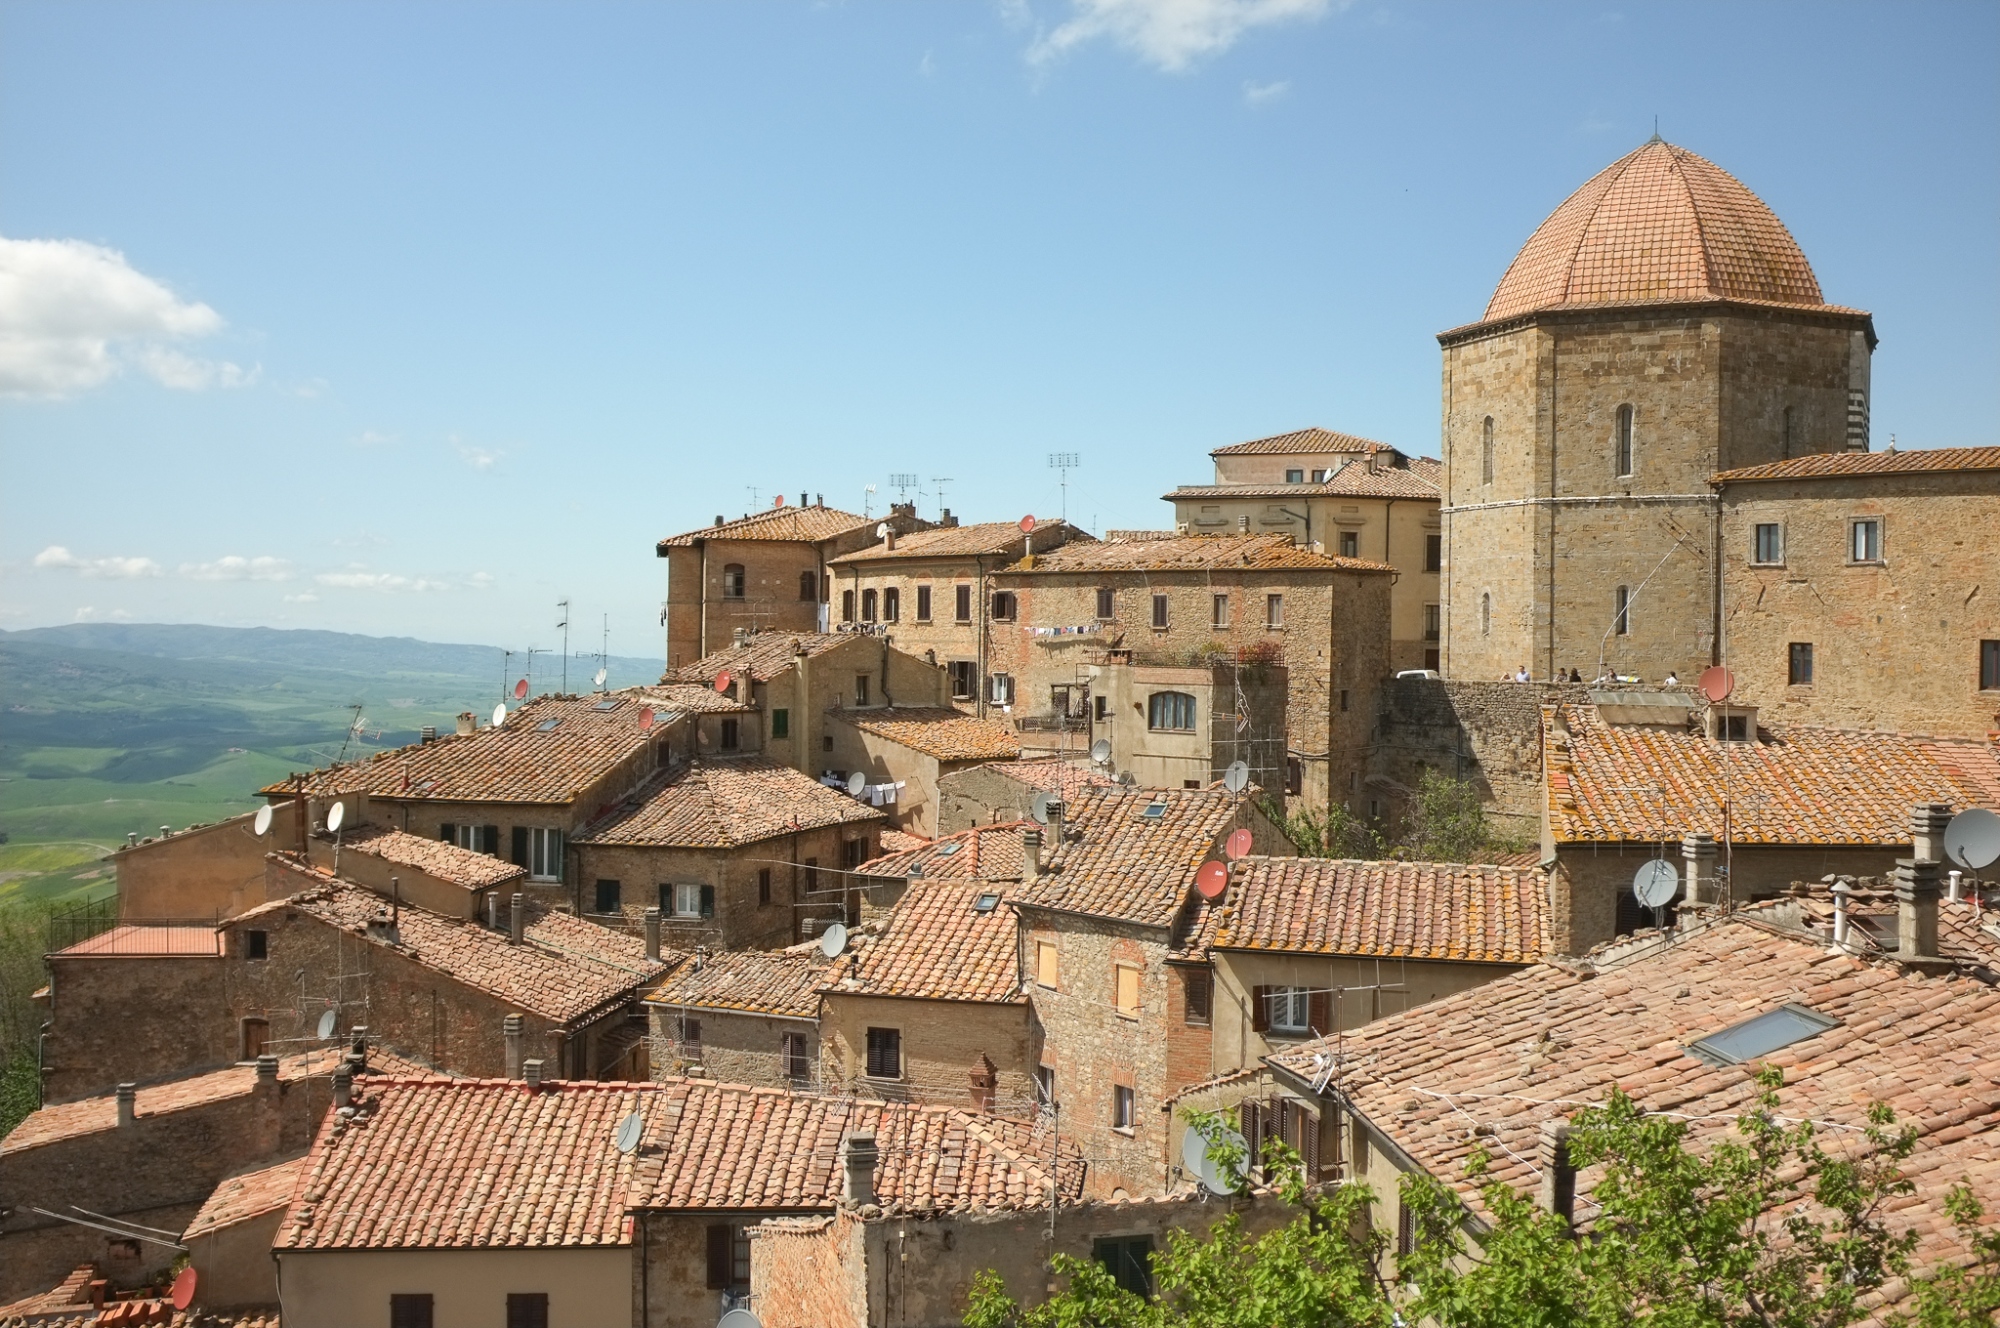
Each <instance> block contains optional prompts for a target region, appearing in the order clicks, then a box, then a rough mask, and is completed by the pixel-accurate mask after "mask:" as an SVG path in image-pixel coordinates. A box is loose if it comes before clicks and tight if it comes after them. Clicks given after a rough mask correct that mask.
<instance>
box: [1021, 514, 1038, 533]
mask: <svg viewBox="0 0 2000 1328" xmlns="http://www.w3.org/2000/svg"><path fill="white" fill-rule="evenodd" d="M1034 528H1035V518H1034V517H1032V516H1024V517H1022V518H1021V531H1022V533H1023V534H1026V533H1028V532H1030V531H1032V530H1034Z"/></svg>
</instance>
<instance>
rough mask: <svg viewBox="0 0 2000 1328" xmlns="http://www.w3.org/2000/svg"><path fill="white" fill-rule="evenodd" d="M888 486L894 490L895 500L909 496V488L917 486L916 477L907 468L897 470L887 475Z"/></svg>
mask: <svg viewBox="0 0 2000 1328" xmlns="http://www.w3.org/2000/svg"><path fill="white" fill-rule="evenodd" d="M889 487H890V488H892V489H894V490H895V491H896V499H897V501H899V502H900V501H902V500H903V499H906V498H908V497H909V496H910V490H912V489H914V488H916V487H917V477H916V476H915V475H913V474H911V473H910V472H909V471H907V470H899V471H897V472H896V473H895V474H893V475H891V476H890V477H889Z"/></svg>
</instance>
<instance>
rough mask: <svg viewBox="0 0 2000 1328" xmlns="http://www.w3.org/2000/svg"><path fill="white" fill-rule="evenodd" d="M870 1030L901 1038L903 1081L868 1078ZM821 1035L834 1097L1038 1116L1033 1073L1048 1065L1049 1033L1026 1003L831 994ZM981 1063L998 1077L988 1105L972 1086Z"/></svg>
mask: <svg viewBox="0 0 2000 1328" xmlns="http://www.w3.org/2000/svg"><path fill="white" fill-rule="evenodd" d="M870 1028H893V1029H897V1030H898V1031H900V1033H901V1034H902V1039H901V1041H902V1049H903V1064H902V1071H903V1072H902V1075H901V1076H900V1077H899V1078H897V1079H894V1080H885V1079H874V1078H870V1077H868V1075H867V1068H868V1030H869V1029H870ZM820 1036H821V1039H822V1050H821V1064H822V1065H823V1066H824V1067H825V1075H826V1087H827V1089H828V1091H831V1092H839V1093H848V1094H853V1095H854V1096H856V1097H861V1098H873V1099H878V1100H887V1101H896V1102H934V1103H937V1104H938V1105H940V1106H948V1107H968V1108H973V1109H983V1110H991V1111H995V1112H998V1113H1000V1114H1002V1115H1008V1116H1028V1115H1032V1114H1033V1112H1034V1110H1035V1067H1036V1066H1037V1065H1039V1064H1040V1063H1041V1062H1042V1059H1043V1053H1042V1042H1043V1034H1042V1029H1041V1027H1040V1025H1039V1024H1038V1023H1037V1021H1036V1018H1035V1011H1034V1010H1033V1009H1031V1008H1030V1007H1029V1006H1028V1005H1027V1004H1026V1003H1021V1004H1005V1005H1003V1004H998V1003H992V1002H985V1001H936V1000H919V999H911V998H901V997H890V996H862V995H856V994H854V993H851V992H840V991H829V992H827V993H826V995H825V997H824V998H823V999H822V1002H821V1007H820ZM982 1057H983V1058H984V1062H986V1063H990V1064H991V1065H992V1067H993V1069H994V1071H995V1078H996V1079H997V1085H996V1087H995V1089H994V1092H993V1097H992V1100H991V1101H990V1103H982V1102H981V1101H980V1100H979V1099H978V1098H977V1097H976V1096H975V1095H974V1090H973V1086H972V1079H973V1075H974V1074H975V1073H983V1072H984V1068H985V1066H984V1064H983V1063H982V1059H981V1058H982Z"/></svg>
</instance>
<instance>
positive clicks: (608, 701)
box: [591, 696, 619, 710]
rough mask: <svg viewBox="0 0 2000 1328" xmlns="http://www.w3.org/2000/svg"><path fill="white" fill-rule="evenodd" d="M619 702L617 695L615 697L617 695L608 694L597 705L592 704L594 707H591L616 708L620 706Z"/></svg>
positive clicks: (598, 708) (595, 708)
mask: <svg viewBox="0 0 2000 1328" xmlns="http://www.w3.org/2000/svg"><path fill="white" fill-rule="evenodd" d="M618 704H619V703H618V698H617V697H615V696H607V697H605V698H604V699H603V700H602V701H599V702H598V703H597V704H596V705H594V706H592V707H591V709H592V710H616V709H617V708H618Z"/></svg>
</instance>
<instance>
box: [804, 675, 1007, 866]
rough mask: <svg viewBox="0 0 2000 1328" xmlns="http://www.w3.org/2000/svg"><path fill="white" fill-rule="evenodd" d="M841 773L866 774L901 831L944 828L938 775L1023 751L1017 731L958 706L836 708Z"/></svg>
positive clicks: (835, 746)
mask: <svg viewBox="0 0 2000 1328" xmlns="http://www.w3.org/2000/svg"><path fill="white" fill-rule="evenodd" d="M826 719H827V735H828V742H829V745H828V747H827V752H828V757H827V760H828V762H829V764H831V765H832V767H833V772H832V773H833V776H834V777H835V778H837V779H841V780H850V779H852V777H853V776H854V775H856V774H859V775H861V776H862V778H863V780H864V781H865V782H864V785H863V788H864V790H865V792H866V796H868V797H869V798H870V799H871V800H872V801H873V802H874V803H876V804H877V805H879V806H880V807H881V808H882V810H883V811H884V812H885V813H887V814H888V816H889V819H890V821H891V823H892V824H894V825H895V827H896V828H897V829H898V830H905V831H908V832H910V833H912V834H918V835H924V836H927V837H928V836H931V835H935V834H936V833H937V831H938V815H937V812H938V794H937V789H938V781H939V780H941V779H943V778H945V777H946V776H947V775H950V774H952V773H954V772H956V771H960V770H965V769H969V768H971V767H972V766H976V765H983V764H985V763H986V762H988V761H1006V760H1011V759H1012V758H1014V757H1016V756H1019V755H1020V754H1021V743H1020V739H1018V738H1017V737H1015V735H1014V730H1013V729H1012V728H1011V727H1009V726H1008V725H1007V724H1005V723H1002V722H1000V721H998V720H997V719H978V718H975V717H974V716H972V715H968V714H966V713H965V712H964V711H962V710H958V709H954V708H952V707H950V706H923V705H916V706H888V705H884V706H874V707H870V708H867V709H855V708H848V709H843V710H833V711H829V712H828V713H827V716H826Z"/></svg>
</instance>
